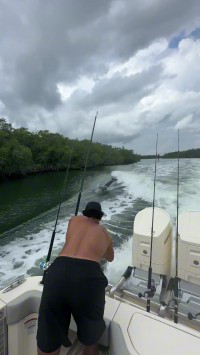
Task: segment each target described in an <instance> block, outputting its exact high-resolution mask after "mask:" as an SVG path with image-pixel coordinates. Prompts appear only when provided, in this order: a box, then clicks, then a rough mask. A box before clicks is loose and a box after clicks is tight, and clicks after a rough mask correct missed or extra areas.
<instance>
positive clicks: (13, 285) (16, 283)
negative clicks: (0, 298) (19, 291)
mask: <svg viewBox="0 0 200 355" xmlns="http://www.w3.org/2000/svg"><path fill="white" fill-rule="evenodd" d="M25 281H26V279H25V277H24V276H19V277H17V278H16V279H15V280H14V281H13V282H11V284H9V285H8V286H6V288H4V290H3V291H2V292H3V293H6V292H9V291H11V290H13V289H14V288H16V287H18V286H19V285H21V284H23V283H24V282H25Z"/></svg>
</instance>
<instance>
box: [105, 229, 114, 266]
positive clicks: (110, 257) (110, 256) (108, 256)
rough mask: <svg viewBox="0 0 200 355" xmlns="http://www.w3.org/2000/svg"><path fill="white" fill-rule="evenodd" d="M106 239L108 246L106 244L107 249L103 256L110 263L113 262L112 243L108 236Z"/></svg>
mask: <svg viewBox="0 0 200 355" xmlns="http://www.w3.org/2000/svg"><path fill="white" fill-rule="evenodd" d="M108 238H109V244H108V248H107V250H106V252H105V254H104V258H105V259H106V260H107V261H109V262H111V261H113V260H114V249H113V242H112V239H111V237H110V236H109V235H108Z"/></svg>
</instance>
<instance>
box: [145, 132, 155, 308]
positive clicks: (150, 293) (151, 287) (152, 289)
mask: <svg viewBox="0 0 200 355" xmlns="http://www.w3.org/2000/svg"><path fill="white" fill-rule="evenodd" d="M157 156H158V133H157V138H156V156H155V170H154V184H153V207H152V223H151V245H150V260H149V271H148V286H147V287H148V290H147V307H146V310H147V312H150V299H151V297H152V296H153V295H154V292H155V286H154V285H152V280H151V277H152V248H153V233H154V231H153V227H154V209H155V194H156V172H157Z"/></svg>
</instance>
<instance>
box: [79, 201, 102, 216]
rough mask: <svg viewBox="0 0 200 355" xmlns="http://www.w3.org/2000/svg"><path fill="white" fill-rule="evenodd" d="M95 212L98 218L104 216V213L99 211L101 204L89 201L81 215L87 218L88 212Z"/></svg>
mask: <svg viewBox="0 0 200 355" xmlns="http://www.w3.org/2000/svg"><path fill="white" fill-rule="evenodd" d="M89 211H90V212H93V211H94V212H97V214H98V215H99V217H102V216H103V215H104V212H103V211H102V209H101V204H100V203H99V202H95V201H91V202H88V203H87V205H86V207H85V209H84V210H83V215H84V216H88V212H89Z"/></svg>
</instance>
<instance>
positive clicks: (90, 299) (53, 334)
mask: <svg viewBox="0 0 200 355" xmlns="http://www.w3.org/2000/svg"><path fill="white" fill-rule="evenodd" d="M107 284H108V281H107V278H106V277H105V275H104V274H103V272H102V270H101V267H100V265H99V264H98V263H97V262H95V261H90V260H85V259H76V258H69V257H65V256H59V257H58V258H56V259H55V261H54V262H53V263H52V265H51V266H50V267H49V269H48V271H47V273H46V277H45V284H44V290H43V294H42V299H41V304H40V310H39V317H38V331H37V345H38V348H39V349H40V350H41V351H44V352H53V351H55V350H56V349H58V348H59V347H60V346H61V345H64V346H70V342H69V339H68V329H69V324H70V319H71V314H72V315H73V317H74V320H75V322H76V324H77V336H78V338H79V340H80V342H81V343H82V344H84V345H93V344H95V343H97V342H98V340H99V339H100V337H101V335H102V333H103V331H104V330H105V322H104V320H103V314H104V305H105V287H106V286H107Z"/></svg>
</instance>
